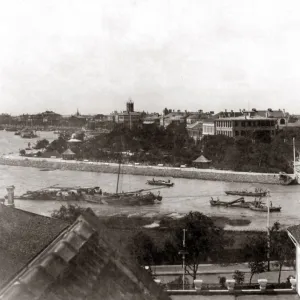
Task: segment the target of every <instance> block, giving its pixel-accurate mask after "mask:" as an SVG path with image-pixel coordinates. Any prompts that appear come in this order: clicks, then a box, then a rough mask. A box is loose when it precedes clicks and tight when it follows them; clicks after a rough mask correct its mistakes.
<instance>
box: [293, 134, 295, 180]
mask: <svg viewBox="0 0 300 300" xmlns="http://www.w3.org/2000/svg"><path fill="white" fill-rule="evenodd" d="M293 155H294V175H295V176H296V168H295V164H296V149H295V138H293Z"/></svg>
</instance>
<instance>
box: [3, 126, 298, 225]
mask: <svg viewBox="0 0 300 300" xmlns="http://www.w3.org/2000/svg"><path fill="white" fill-rule="evenodd" d="M45 136H46V137H48V138H50V139H51V138H52V139H53V138H54V137H55V136H54V135H53V134H52V133H45V132H43V133H42V134H41V138H42V137H45ZM32 140H33V139H31V140H30V141H31V142H32ZM26 142H27V141H26ZM26 142H25V141H24V140H23V139H21V138H20V137H19V136H14V135H13V133H11V132H5V133H3V132H0V153H8V152H13V151H15V149H16V148H17V149H19V148H22V147H24V143H26ZM21 144H22V145H21ZM15 147H16V148H15ZM147 179H150V178H147V177H146V176H135V175H121V177H120V185H119V190H120V191H122V190H123V191H131V190H139V189H147V188H149V187H150V188H151V186H149V185H147V184H146V180H147ZM116 180H117V175H116V174H105V173H92V172H77V171H61V170H54V171H46V172H41V171H40V170H39V169H35V168H23V167H11V166H0V197H1V198H2V197H3V196H4V195H5V194H6V190H5V187H6V186H8V185H12V184H13V185H14V186H15V187H16V190H15V194H16V195H20V194H22V193H24V192H26V191H27V190H35V189H41V188H43V187H49V186H51V185H55V184H59V185H64V186H82V185H85V186H100V187H101V188H102V189H103V190H104V191H108V192H114V191H115V189H116ZM172 181H173V182H174V183H175V185H174V187H172V188H163V189H161V195H162V196H163V200H162V203H161V204H156V205H153V206H143V207H113V206H106V205H96V204H91V203H85V202H77V203H78V204H79V205H81V206H84V207H91V208H93V210H94V211H95V212H96V213H97V214H98V215H108V214H109V215H112V214H117V213H126V214H136V213H137V214H140V213H143V214H146V213H149V214H150V213H151V214H153V213H155V214H169V213H173V212H177V213H187V212H189V211H191V210H195V211H200V212H202V213H204V214H207V215H217V216H225V217H235V218H248V219H250V220H251V221H252V223H251V225H250V227H255V228H257V227H260V228H265V227H266V213H262V212H254V211H251V210H246V209H240V208H234V209H233V208H226V207H211V206H210V204H209V199H210V197H211V196H212V197H217V196H218V197H219V198H220V200H228V201H230V200H233V199H236V198H238V197H235V196H226V195H225V193H224V191H225V190H235V189H243V188H246V189H248V190H249V189H251V188H255V187H258V188H260V187H261V188H263V189H269V190H270V191H271V201H272V203H273V205H274V206H275V205H280V206H281V207H282V212H280V213H272V214H271V218H270V219H271V221H270V222H271V224H272V223H274V222H275V221H279V222H280V223H281V224H284V225H292V224H299V223H300V215H299V211H300V210H299V209H300V201H299V200H300V197H299V195H300V185H298V186H280V185H260V184H247V183H231V182H221V181H204V180H190V179H180V178H174V179H172ZM157 191H158V190H157ZM154 192H156V190H154ZM247 200H248V199H247ZM61 204H62V202H59V201H24V200H16V207H18V208H21V209H24V210H28V211H32V212H35V213H39V214H44V215H50V214H51V212H52V211H53V210H54V209H57V208H59V207H60V205H61Z"/></svg>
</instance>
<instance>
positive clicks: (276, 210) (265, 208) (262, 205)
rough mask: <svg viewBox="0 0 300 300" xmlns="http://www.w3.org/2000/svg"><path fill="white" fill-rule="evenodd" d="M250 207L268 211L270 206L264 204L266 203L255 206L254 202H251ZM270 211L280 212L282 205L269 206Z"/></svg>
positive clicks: (255, 209)
mask: <svg viewBox="0 0 300 300" xmlns="http://www.w3.org/2000/svg"><path fill="white" fill-rule="evenodd" d="M249 208H250V209H251V210H254V211H261V212H268V206H267V205H264V204H259V205H257V206H255V205H254V204H251V205H250V206H249ZM269 211H270V212H280V211H281V207H280V206H271V207H269Z"/></svg>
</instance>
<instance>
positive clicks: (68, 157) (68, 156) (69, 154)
mask: <svg viewBox="0 0 300 300" xmlns="http://www.w3.org/2000/svg"><path fill="white" fill-rule="evenodd" d="M62 158H63V159H65V160H72V159H74V158H75V153H74V152H73V151H72V150H71V149H67V150H66V151H65V152H64V153H63V154H62Z"/></svg>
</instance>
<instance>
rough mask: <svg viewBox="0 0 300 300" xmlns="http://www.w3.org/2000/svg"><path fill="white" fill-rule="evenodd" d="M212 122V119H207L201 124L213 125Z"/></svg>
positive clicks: (213, 120)
mask: <svg viewBox="0 0 300 300" xmlns="http://www.w3.org/2000/svg"><path fill="white" fill-rule="evenodd" d="M214 122H215V119H212V118H208V119H205V120H203V121H202V123H203V124H207V123H212V124H213V123H214Z"/></svg>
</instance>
